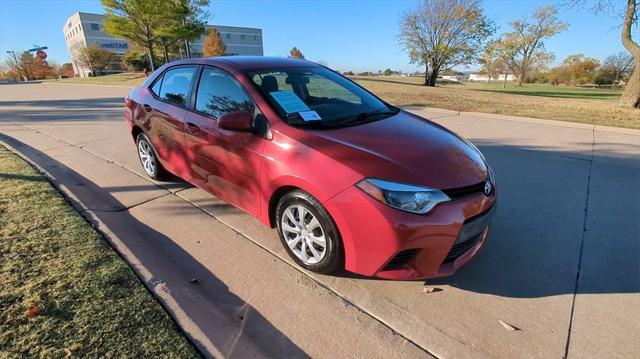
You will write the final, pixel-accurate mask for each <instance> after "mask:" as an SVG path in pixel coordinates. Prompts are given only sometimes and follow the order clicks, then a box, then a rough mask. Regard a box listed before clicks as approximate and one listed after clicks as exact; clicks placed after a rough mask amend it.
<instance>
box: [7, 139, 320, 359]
mask: <svg viewBox="0 0 640 359" xmlns="http://www.w3.org/2000/svg"><path fill="white" fill-rule="evenodd" d="M0 139H2V140H3V141H5V142H6V143H8V144H9V145H10V146H12V147H14V148H17V149H19V150H20V152H21V153H22V154H24V155H25V156H27V157H28V158H29V159H30V160H31V161H33V162H35V163H36V164H37V165H38V166H40V167H41V168H42V169H44V171H46V172H47V178H49V179H50V180H51V181H52V182H53V183H54V185H55V186H56V187H57V186H61V185H62V186H66V184H65V182H69V183H74V184H82V187H84V188H86V192H83V194H84V195H85V196H87V195H88V194H93V196H94V198H90V199H89V200H88V201H86V199H83V200H82V202H83V203H84V202H92V203H118V201H117V200H116V199H115V198H113V196H111V195H110V194H109V193H108V192H107V191H106V190H105V189H104V188H101V187H99V186H97V185H96V184H94V183H93V182H91V181H90V180H88V179H86V178H85V177H83V176H82V175H80V174H79V173H77V172H75V171H74V170H72V169H71V168H69V167H67V166H65V165H64V164H62V163H60V162H58V161H57V160H55V159H53V158H51V157H49V156H48V155H47V154H45V153H43V152H42V151H39V150H37V149H35V148H33V147H31V146H29V145H27V144H26V143H23V142H21V141H19V140H17V139H15V138H13V137H10V136H7V135H5V134H2V133H0ZM3 175H10V174H3ZM67 199H68V200H69V201H70V202H71V204H72V205H73V206H74V207H75V208H76V209H79V210H80V212H81V214H82V215H83V216H84V217H85V218H87V219H88V220H89V221H90V222H92V223H94V224H95V223H97V228H98V229H99V230H101V231H102V232H103V233H104V234H105V237H106V239H107V240H108V241H109V242H110V243H111V245H112V246H113V247H114V248H116V249H117V251H118V252H119V254H120V255H122V256H123V257H126V258H128V259H129V260H128V264H129V265H130V266H131V267H132V269H134V271H136V273H138V275H140V276H142V275H145V274H146V276H147V277H149V276H151V273H153V276H152V277H151V279H149V280H147V281H146V282H145V285H146V286H147V288H149V289H150V290H151V291H152V292H153V293H154V295H155V296H156V297H159V298H160V299H161V302H162V303H163V305H164V306H165V308H166V309H167V310H168V311H169V312H170V313H172V316H173V317H174V319H176V318H177V319H178V321H181V322H183V323H186V325H187V326H188V327H193V326H194V325H195V326H197V327H198V328H199V330H201V331H202V333H203V334H204V335H205V336H206V337H207V339H208V340H209V341H210V342H211V343H212V344H213V346H214V347H215V350H213V352H212V351H211V350H209V349H210V348H209V349H207V347H206V344H205V343H204V342H203V341H202V340H201V338H198V337H190V338H191V340H192V341H193V342H194V344H196V346H197V347H198V348H199V349H200V350H201V351H203V352H205V353H208V355H207V356H209V355H213V354H215V352H216V351H218V352H219V353H220V354H221V355H223V356H224V357H255V356H273V357H276V356H278V357H279V356H284V357H292V358H307V357H308V355H307V354H306V353H305V352H304V351H303V350H302V349H300V348H299V347H298V346H297V345H296V344H295V343H293V342H292V341H291V340H290V339H289V338H288V337H287V336H286V335H284V334H283V333H282V332H280V331H279V330H278V329H277V328H276V327H274V326H273V325H272V324H271V323H270V322H269V321H268V320H267V319H266V318H265V317H264V316H262V315H261V314H260V313H259V312H258V311H257V310H256V309H254V308H253V307H251V305H250V304H249V303H248V302H246V301H244V300H243V299H242V298H240V297H238V296H237V295H236V294H234V293H233V292H231V291H230V290H229V288H228V287H227V285H226V284H225V283H224V282H222V281H221V280H220V279H218V278H217V277H216V276H215V275H213V274H212V273H211V272H210V271H209V270H208V269H207V268H206V267H205V266H204V265H202V264H201V263H200V262H199V261H198V260H197V259H195V258H194V257H193V256H191V255H190V254H189V253H188V252H186V251H185V250H184V249H183V248H182V247H181V246H180V245H178V244H177V243H175V242H174V241H173V240H172V239H171V238H169V237H167V236H165V235H164V234H162V233H160V232H158V231H156V230H154V229H153V228H151V227H149V226H148V225H146V224H144V223H142V222H140V221H139V220H137V219H136V218H135V217H133V216H132V215H131V214H130V213H129V211H127V210H124V211H123V210H117V211H98V210H96V211H92V210H91V209H88V210H87V209H83V208H85V207H84V205H81V204H80V203H79V202H78V201H77V199H75V198H73V197H72V198H67ZM120 207H122V204H120ZM96 213H99V215H100V219H99V221H96ZM103 225H104V226H106V228H104V227H103ZM113 232H115V233H118V237H117V238H116V237H114V236H113V235H112V234H111V233H113ZM151 248H153V249H152V250H150V249H151ZM131 260H133V261H131ZM167 298H171V299H170V300H169V301H168V302H165V300H166V299H167ZM173 301H175V302H177V305H178V306H179V308H176V306H175V305H172V304H171V303H172V302H173ZM167 303H169V304H167ZM185 317H186V318H185ZM187 331H188V332H189V328H187ZM196 333H197V331H196Z"/></svg>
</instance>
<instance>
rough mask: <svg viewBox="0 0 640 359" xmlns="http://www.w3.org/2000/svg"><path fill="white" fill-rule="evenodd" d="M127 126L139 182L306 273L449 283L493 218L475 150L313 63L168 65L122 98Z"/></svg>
mask: <svg viewBox="0 0 640 359" xmlns="http://www.w3.org/2000/svg"><path fill="white" fill-rule="evenodd" d="M125 118H126V120H127V122H128V124H129V127H130V130H131V135H132V138H133V140H134V141H135V143H136V146H137V150H138V155H139V157H140V161H141V164H142V166H143V168H144V170H145V172H146V173H147V175H149V177H151V178H153V179H156V180H160V179H163V178H166V176H167V175H168V174H169V173H171V174H173V175H175V176H178V177H180V178H183V179H184V180H186V181H188V182H190V183H192V184H194V185H196V186H198V187H200V188H202V189H204V190H205V191H207V192H209V193H211V194H213V195H215V196H217V197H219V198H220V199H222V200H224V201H227V202H228V203H230V204H232V205H234V206H236V207H238V208H241V209H243V210H245V211H246V212H248V213H249V214H251V215H253V216H255V217H256V218H258V219H259V220H260V221H261V222H262V223H264V224H265V225H267V226H270V227H275V228H277V231H278V233H279V235H280V239H281V241H282V244H283V245H284V248H285V249H286V250H287V252H288V253H289V255H290V256H291V257H292V258H293V259H294V260H295V261H296V263H298V264H299V265H300V266H302V267H304V268H305V269H308V270H311V271H315V272H321V273H329V272H333V271H335V270H338V269H342V268H344V269H346V270H348V271H351V272H354V273H358V274H362V275H366V276H378V277H383V278H391V279H415V278H432V277H440V276H446V275H451V274H453V273H454V272H455V270H456V269H457V268H459V267H460V266H462V265H463V264H465V263H466V262H467V261H469V260H470V259H471V258H472V257H473V256H474V255H476V253H477V252H478V250H479V249H480V248H481V247H482V246H483V244H484V243H485V241H486V239H487V236H488V233H489V225H490V222H491V219H492V217H493V215H494V213H495V209H496V189H495V180H494V176H493V173H492V171H491V169H490V167H489V166H488V165H487V163H486V160H485V158H484V157H483V155H482V154H481V153H480V152H479V151H478V149H477V148H476V147H475V146H474V145H472V144H471V143H470V142H469V141H467V140H465V139H463V138H461V137H459V136H457V135H456V134H454V133H453V132H451V131H449V130H447V129H445V128H443V127H441V126H439V125H437V124H435V123H433V122H431V121H429V120H427V119H424V118H421V117H419V116H416V115H414V114H411V113H408V112H405V111H403V110H401V109H398V108H396V107H394V106H392V105H390V104H388V103H385V102H384V101H382V100H381V99H379V98H377V97H376V96H375V95H373V94H371V93H370V92H368V91H367V90H365V89H363V88H362V87H360V86H359V85H357V84H356V83H354V82H352V81H351V80H349V79H347V78H345V77H343V76H342V75H340V74H338V73H336V72H334V71H332V70H330V69H328V68H326V67H323V66H320V65H316V64H313V63H311V62H307V61H302V60H293V59H283V58H267V57H241V56H236V57H217V58H211V59H190V60H183V61H177V62H173V63H169V64H166V65H164V66H163V67H161V68H160V69H158V70H157V71H156V72H155V73H154V74H153V75H152V76H150V77H149V78H148V79H147V80H146V81H145V82H144V83H143V84H142V85H141V86H140V87H138V88H135V89H134V90H132V91H131V93H130V94H129V96H128V97H127V98H126V110H125Z"/></svg>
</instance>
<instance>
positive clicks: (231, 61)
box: [174, 56, 320, 71]
mask: <svg viewBox="0 0 640 359" xmlns="http://www.w3.org/2000/svg"><path fill="white" fill-rule="evenodd" d="M193 63H197V64H209V65H217V64H220V65H226V66H228V67H233V68H235V69H237V70H242V71H245V70H262V69H275V68H285V67H309V66H314V67H316V66H320V65H318V64H315V63H313V62H310V61H306V60H298V59H290V58H286V57H269V56H218V57H205V58H197V59H186V60H180V61H175V62H174V64H193Z"/></svg>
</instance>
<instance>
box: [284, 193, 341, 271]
mask: <svg viewBox="0 0 640 359" xmlns="http://www.w3.org/2000/svg"><path fill="white" fill-rule="evenodd" d="M276 221H277V225H278V234H279V235H280V241H281V242H282V245H283V246H284V248H285V250H286V251H287V253H288V254H289V256H291V258H292V259H293V260H294V261H295V262H296V263H297V264H298V265H300V266H301V267H303V268H305V269H307V270H310V271H312V272H317V273H331V272H334V271H336V270H338V269H342V268H344V249H343V245H342V238H341V237H340V232H338V228H337V227H336V225H335V223H334V222H333V219H332V218H331V216H330V215H329V213H328V212H327V210H326V209H325V208H324V207H323V206H322V204H320V202H319V201H318V200H317V199H315V198H314V197H313V196H311V195H310V194H308V193H306V192H304V191H302V190H295V191H291V192H289V193H287V194H285V195H284V196H283V197H282V198H281V199H280V201H279V202H278V206H277V207H276Z"/></svg>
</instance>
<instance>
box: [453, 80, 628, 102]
mask: <svg viewBox="0 0 640 359" xmlns="http://www.w3.org/2000/svg"><path fill="white" fill-rule="evenodd" d="M463 86H464V88H465V89H469V90H477V91H487V92H501V93H509V94H513V95H527V96H540V97H558V98H576V99H587V100H609V101H617V100H618V99H619V98H620V95H621V94H622V91H620V90H611V89H598V88H581V87H567V86H551V85H546V84H525V85H524V86H523V87H516V86H515V84H514V83H513V82H507V84H506V87H503V83H502V82H500V81H493V82H491V84H486V83H479V82H468V83H465V84H464V85H463Z"/></svg>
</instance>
